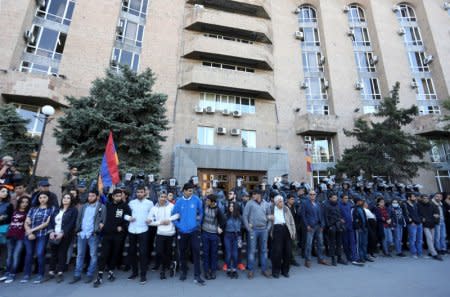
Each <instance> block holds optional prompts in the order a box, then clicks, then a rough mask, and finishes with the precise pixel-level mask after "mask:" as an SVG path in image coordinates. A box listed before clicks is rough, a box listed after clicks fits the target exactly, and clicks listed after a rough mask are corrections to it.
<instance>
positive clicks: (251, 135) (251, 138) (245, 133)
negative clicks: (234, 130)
mask: <svg viewBox="0 0 450 297" xmlns="http://www.w3.org/2000/svg"><path fill="white" fill-rule="evenodd" d="M241 139H242V142H244V141H245V143H246V147H250V148H256V131H253V130H241Z"/></svg>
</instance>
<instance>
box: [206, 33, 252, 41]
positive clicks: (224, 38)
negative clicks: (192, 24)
mask: <svg viewBox="0 0 450 297" xmlns="http://www.w3.org/2000/svg"><path fill="white" fill-rule="evenodd" d="M203 35H204V36H205V37H210V38H216V39H223V40H228V41H235V42H241V43H247V44H253V41H251V40H247V39H241V38H235V37H230V36H224V35H220V34H211V33H205V34H203Z"/></svg>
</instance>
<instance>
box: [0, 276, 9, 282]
mask: <svg viewBox="0 0 450 297" xmlns="http://www.w3.org/2000/svg"><path fill="white" fill-rule="evenodd" d="M7 279H8V276H7V275H4V276H2V277H0V282H2V281H5V280H7Z"/></svg>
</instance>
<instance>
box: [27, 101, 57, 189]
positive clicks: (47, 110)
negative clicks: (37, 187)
mask: <svg viewBox="0 0 450 297" xmlns="http://www.w3.org/2000/svg"><path fill="white" fill-rule="evenodd" d="M41 113H42V114H43V115H44V125H43V127H42V133H41V138H40V139H39V146H38V149H37V154H36V160H35V161H34V166H33V173H32V174H31V179H30V183H29V184H28V191H29V192H31V190H32V189H33V188H32V187H33V184H34V179H35V178H36V169H37V167H38V162H39V156H40V155H41V149H42V145H43V143H44V134H45V128H46V127H47V122H48V118H49V117H50V116H52V115H54V114H55V109H54V108H53V106H50V105H44V106H43V107H42V109H41Z"/></svg>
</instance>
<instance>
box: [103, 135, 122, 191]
mask: <svg viewBox="0 0 450 297" xmlns="http://www.w3.org/2000/svg"><path fill="white" fill-rule="evenodd" d="M119 182H120V175H119V157H118V156H117V151H116V146H115V145H114V140H113V135H112V132H111V131H110V132H109V137H108V143H107V144H106V149H105V154H104V155H103V160H102V166H101V168H100V175H99V177H98V190H99V192H100V194H102V193H103V188H105V187H111V186H113V185H117V184H118V183H119Z"/></svg>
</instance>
